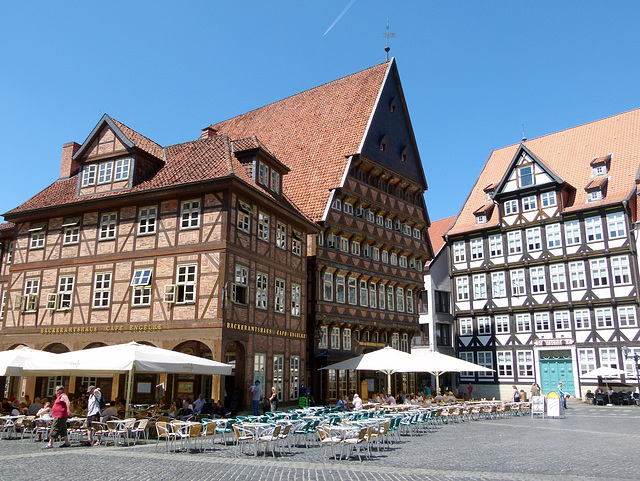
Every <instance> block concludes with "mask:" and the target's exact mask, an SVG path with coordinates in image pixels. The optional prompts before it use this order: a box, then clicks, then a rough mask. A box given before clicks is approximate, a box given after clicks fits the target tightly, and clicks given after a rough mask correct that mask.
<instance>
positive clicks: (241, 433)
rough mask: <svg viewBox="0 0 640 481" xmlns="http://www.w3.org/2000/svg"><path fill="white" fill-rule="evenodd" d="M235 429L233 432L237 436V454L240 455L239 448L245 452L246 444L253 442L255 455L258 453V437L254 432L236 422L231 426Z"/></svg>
mask: <svg viewBox="0 0 640 481" xmlns="http://www.w3.org/2000/svg"><path fill="white" fill-rule="evenodd" d="M231 427H232V429H233V434H234V435H235V437H236V450H235V455H236V456H238V450H240V452H241V453H243V454H244V446H245V445H248V444H252V445H253V448H254V449H253V451H254V456H257V455H258V447H257V444H256V439H255V437H254V435H253V432H252V431H250V430H248V429H246V428H243V427H242V426H240V425H238V424H234V425H233V426H231Z"/></svg>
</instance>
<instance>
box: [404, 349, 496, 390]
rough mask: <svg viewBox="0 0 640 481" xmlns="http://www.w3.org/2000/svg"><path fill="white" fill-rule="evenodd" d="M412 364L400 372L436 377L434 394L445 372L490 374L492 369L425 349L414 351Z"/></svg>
mask: <svg viewBox="0 0 640 481" xmlns="http://www.w3.org/2000/svg"><path fill="white" fill-rule="evenodd" d="M411 358H412V363H411V365H410V366H408V367H407V368H406V369H403V370H402V372H428V373H430V374H432V375H433V376H435V377H436V393H437V392H438V390H439V389H440V375H442V374H444V373H446V372H492V371H493V369H489V368H488V367H485V366H481V365H479V364H474V363H473V362H469V361H465V360H464V359H459V358H457V357H453V356H448V355H446V354H442V353H441V352H435V351H429V350H427V349H415V350H413V352H412V353H411Z"/></svg>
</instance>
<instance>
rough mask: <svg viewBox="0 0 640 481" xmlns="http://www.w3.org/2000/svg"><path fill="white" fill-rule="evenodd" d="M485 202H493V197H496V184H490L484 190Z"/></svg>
mask: <svg viewBox="0 0 640 481" xmlns="http://www.w3.org/2000/svg"><path fill="white" fill-rule="evenodd" d="M483 190H484V194H485V195H484V200H485V202H491V201H492V200H493V196H494V195H495V186H494V184H489V185H488V186H486V187H485V188H484V189H483Z"/></svg>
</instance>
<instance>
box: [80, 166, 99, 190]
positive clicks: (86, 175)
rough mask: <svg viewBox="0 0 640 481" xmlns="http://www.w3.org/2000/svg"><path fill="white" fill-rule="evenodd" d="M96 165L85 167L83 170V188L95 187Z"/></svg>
mask: <svg viewBox="0 0 640 481" xmlns="http://www.w3.org/2000/svg"><path fill="white" fill-rule="evenodd" d="M96 170H97V165H96V164H90V165H85V166H84V168H83V169H82V187H88V186H90V185H95V183H96Z"/></svg>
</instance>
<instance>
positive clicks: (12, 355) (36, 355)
mask: <svg viewBox="0 0 640 481" xmlns="http://www.w3.org/2000/svg"><path fill="white" fill-rule="evenodd" d="M55 356H57V354H54V353H52V352H46V351H40V350H39V349H31V348H29V347H21V348H17V349H12V350H10V351H2V352H0V376H22V375H23V368H24V365H25V363H26V362H27V361H28V360H29V359H39V360H43V361H45V362H46V361H47V360H49V359H51V358H53V357H55ZM29 375H31V374H29Z"/></svg>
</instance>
